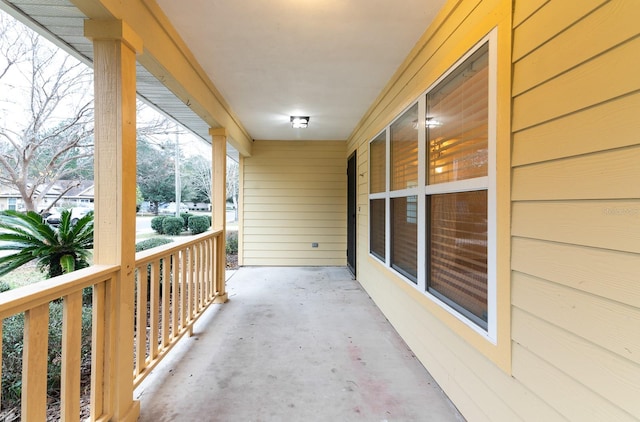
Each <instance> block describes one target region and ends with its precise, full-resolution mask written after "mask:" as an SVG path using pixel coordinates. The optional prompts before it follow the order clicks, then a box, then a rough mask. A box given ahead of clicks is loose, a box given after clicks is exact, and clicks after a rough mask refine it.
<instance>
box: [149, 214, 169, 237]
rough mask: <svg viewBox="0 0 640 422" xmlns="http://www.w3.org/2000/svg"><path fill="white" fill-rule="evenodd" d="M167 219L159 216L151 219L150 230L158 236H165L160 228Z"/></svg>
mask: <svg viewBox="0 0 640 422" xmlns="http://www.w3.org/2000/svg"><path fill="white" fill-rule="evenodd" d="M165 218H167V217H166V216H164V215H159V216H157V217H153V218H152V219H151V228H152V229H153V230H154V231H155V232H156V233H158V234H165V233H164V230H163V228H162V223H163V222H164V219H165Z"/></svg>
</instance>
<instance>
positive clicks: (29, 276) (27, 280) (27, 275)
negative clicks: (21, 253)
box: [0, 263, 46, 289]
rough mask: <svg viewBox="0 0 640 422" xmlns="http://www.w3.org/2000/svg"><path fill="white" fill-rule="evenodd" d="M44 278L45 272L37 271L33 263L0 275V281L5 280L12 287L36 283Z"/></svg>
mask: <svg viewBox="0 0 640 422" xmlns="http://www.w3.org/2000/svg"><path fill="white" fill-rule="evenodd" d="M45 279H46V274H45V273H43V272H40V271H38V268H37V267H36V264H35V263H29V264H25V265H23V266H22V267H20V268H17V269H15V270H13V271H11V272H10V273H9V274H6V275H4V276H2V277H0V282H5V283H7V284H8V285H9V286H11V288H12V289H15V288H18V287H22V286H26V285H29V284H31V283H36V282H38V281H42V280H45Z"/></svg>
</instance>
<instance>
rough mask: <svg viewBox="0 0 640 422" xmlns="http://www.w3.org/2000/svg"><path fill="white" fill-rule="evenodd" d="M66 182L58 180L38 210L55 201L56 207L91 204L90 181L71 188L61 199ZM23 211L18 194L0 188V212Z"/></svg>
mask: <svg viewBox="0 0 640 422" xmlns="http://www.w3.org/2000/svg"><path fill="white" fill-rule="evenodd" d="M68 182H69V181H68V180H60V181H59V182H58V183H56V184H55V185H54V186H53V187H52V188H51V189H50V190H49V192H48V193H47V195H46V196H45V197H44V200H43V201H42V202H41V203H40V206H39V209H44V208H46V207H47V206H49V205H50V204H51V203H53V201H56V205H62V204H64V205H68V206H81V205H85V206H86V205H88V204H92V203H93V199H94V198H93V195H94V189H93V188H94V185H93V181H91V180H82V181H80V182H78V183H79V185H78V186H77V187H74V188H72V189H71V190H69V191H68V192H67V193H65V194H64V195H63V196H62V197H60V198H58V197H59V196H60V192H62V190H63V189H64V188H63V187H64V186H67V184H68ZM24 209H25V207H24V202H23V201H22V197H21V196H20V193H19V192H18V191H17V190H16V189H15V188H11V187H9V186H0V211H3V210H18V211H23V210H24Z"/></svg>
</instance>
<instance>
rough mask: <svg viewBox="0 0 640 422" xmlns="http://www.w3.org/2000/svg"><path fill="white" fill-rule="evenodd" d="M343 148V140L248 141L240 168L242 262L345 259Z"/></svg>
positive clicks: (330, 261) (340, 262) (301, 262)
mask: <svg viewBox="0 0 640 422" xmlns="http://www.w3.org/2000/svg"><path fill="white" fill-rule="evenodd" d="M345 153H346V145H345V142H300V141H292V142H278V141H256V142H255V143H254V145H253V154H252V156H251V157H246V158H244V159H243V169H242V176H243V183H244V184H243V192H242V200H241V201H242V207H241V213H242V215H241V218H242V221H243V231H242V239H241V253H242V265H345V264H346V249H347V246H346V203H347V202H346V195H347V194H346V186H347V179H346V163H347V160H346V158H345ZM312 243H317V244H318V247H317V248H313V247H312Z"/></svg>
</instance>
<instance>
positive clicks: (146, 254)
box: [136, 230, 223, 266]
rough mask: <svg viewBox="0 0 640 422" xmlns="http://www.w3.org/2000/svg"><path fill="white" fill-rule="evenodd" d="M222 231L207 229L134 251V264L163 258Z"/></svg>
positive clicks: (142, 263) (138, 264)
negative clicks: (170, 241) (187, 236)
mask: <svg viewBox="0 0 640 422" xmlns="http://www.w3.org/2000/svg"><path fill="white" fill-rule="evenodd" d="M222 233H223V231H222V230H216V231H207V232H204V233H201V234H197V235H195V236H189V238H186V239H184V240H182V239H177V240H176V241H175V242H173V243H168V244H166V245H162V246H159V247H157V248H152V249H149V250H146V251H141V252H137V253H136V265H137V266H140V265H144V264H146V263H147V262H151V261H154V260H156V259H159V258H163V257H165V256H168V255H171V254H173V253H175V252H177V251H179V250H181V249H184V248H186V247H189V246H193V245H197V244H198V243H200V242H202V241H203V240H206V239H209V238H212V237H216V236H219V235H221V234H222Z"/></svg>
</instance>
